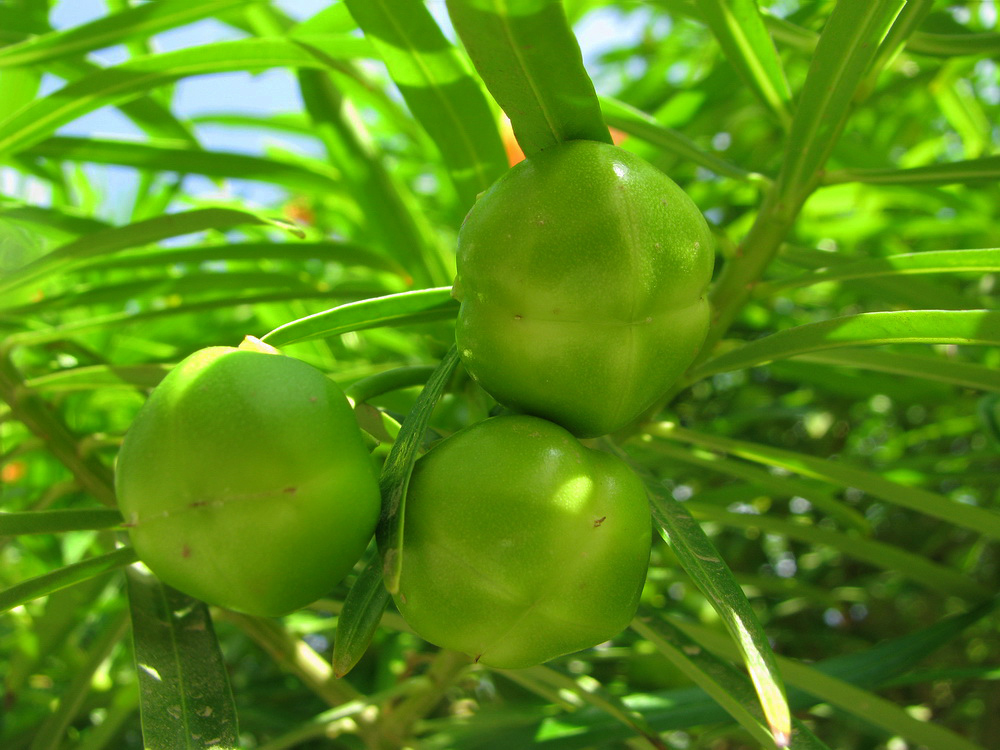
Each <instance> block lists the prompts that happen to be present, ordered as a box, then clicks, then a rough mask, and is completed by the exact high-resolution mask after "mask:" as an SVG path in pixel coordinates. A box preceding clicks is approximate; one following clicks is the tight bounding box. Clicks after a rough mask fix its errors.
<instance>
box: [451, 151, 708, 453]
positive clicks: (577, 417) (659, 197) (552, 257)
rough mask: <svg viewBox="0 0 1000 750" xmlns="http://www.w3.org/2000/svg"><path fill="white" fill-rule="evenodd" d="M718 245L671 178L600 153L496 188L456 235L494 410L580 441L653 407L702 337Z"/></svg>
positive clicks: (467, 333)
mask: <svg viewBox="0 0 1000 750" xmlns="http://www.w3.org/2000/svg"><path fill="white" fill-rule="evenodd" d="M713 262H714V254H713V249H712V235H711V233H710V231H709V229H708V225H707V224H706V223H705V220H704V218H703V217H702V215H701V212H700V211H699V210H698V208H697V206H695V204H694V203H693V202H692V201H691V199H690V198H688V197H687V195H686V194H685V193H684V192H683V191H682V190H681V189H680V188H679V187H678V186H677V185H676V184H675V183H674V182H673V181H671V180H670V179H669V178H668V177H667V176H666V175H664V174H663V173H662V172H660V171H659V170H657V169H656V168H655V167H653V166H652V165H651V164H649V163H647V162H646V161H644V160H643V159H641V158H640V157H638V156H636V155H634V154H632V153H630V152H628V151H625V150H623V149H620V148H617V147H615V146H611V145H608V144H604V143H597V142H595V141H571V142H568V143H565V144H563V145H560V146H555V147H553V148H550V149H546V150H544V151H542V152H540V153H538V154H536V155H534V156H532V157H531V158H530V159H527V160H525V161H523V162H521V163H520V164H518V165H517V166H515V167H514V168H513V169H511V170H510V171H509V172H507V173H506V174H505V175H504V176H503V177H501V178H500V179H499V180H498V181H497V182H496V183H495V184H494V185H493V186H492V187H491V188H490V189H489V190H487V191H486V193H484V194H483V195H482V196H481V197H480V198H479V200H478V201H477V202H476V204H475V205H474V206H473V208H472V210H471V211H470V212H469V214H468V216H467V217H466V219H465V222H464V224H463V225H462V229H461V231H460V233H459V237H458V260H457V263H458V275H457V278H456V280H455V291H454V294H455V296H456V298H457V299H458V300H459V301H460V302H461V303H462V306H461V311H460V313H459V318H458V327H457V330H456V339H457V342H458V347H459V351H460V353H461V355H462V360H463V362H464V363H465V366H466V369H467V370H468V371H469V373H470V374H471V376H472V377H473V378H474V379H475V380H476V381H477V382H478V383H479V384H480V385H481V386H482V387H483V388H484V389H485V390H486V391H487V392H488V393H489V394H490V395H492V396H493V397H494V398H495V399H496V400H497V401H499V402H500V403H502V404H504V405H505V406H508V407H510V408H512V409H514V410H516V411H522V412H526V413H529V414H534V415H537V416H541V417H545V418H547V419H551V420H552V421H554V422H558V423H559V424H561V425H563V426H564V427H566V428H567V429H569V430H570V431H572V432H573V433H574V434H576V435H578V436H580V437H596V436H597V435H604V434H607V433H609V432H614V431H615V430H618V429H620V428H622V427H624V426H626V425H628V424H629V423H630V422H632V421H633V420H635V419H636V418H637V417H639V416H640V415H641V414H642V413H643V412H644V411H645V410H646V409H648V408H649V407H651V406H652V405H653V404H654V403H655V402H656V400H657V399H658V398H660V397H661V396H662V395H663V394H664V393H665V392H666V391H667V390H668V389H669V387H670V386H671V384H672V383H673V382H674V381H675V380H676V379H677V377H678V376H679V375H680V374H681V373H682V372H683V371H684V370H685V369H686V368H687V366H688V365H689V364H690V363H691V361H692V360H693V359H694V357H695V355H696V354H697V352H698V350H699V348H700V347H701V345H702V343H703V342H704V339H705V334H706V332H707V330H708V318H709V308H708V303H707V301H706V299H705V296H704V295H705V291H706V288H707V286H708V283H709V281H710V280H711V276H712V267H713Z"/></svg>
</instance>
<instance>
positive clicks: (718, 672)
mask: <svg viewBox="0 0 1000 750" xmlns="http://www.w3.org/2000/svg"><path fill="white" fill-rule="evenodd" d="M631 627H632V630H634V631H635V632H636V633H638V634H639V635H640V636H642V637H643V638H645V639H646V640H647V641H649V642H650V643H652V644H653V645H655V646H656V648H657V650H658V651H659V652H660V653H661V654H663V655H664V656H665V657H667V659H668V660H669V661H670V662H671V663H672V664H673V665H674V666H675V667H677V668H678V669H679V670H680V671H681V672H683V673H684V674H685V675H687V677H688V678H689V679H690V680H691V681H692V682H694V683H695V684H696V685H698V686H699V687H700V688H701V689H702V690H704V691H705V692H706V693H708V694H709V695H710V696H712V698H713V699H714V700H715V702H716V703H718V704H719V705H720V706H722V707H723V708H725V709H726V711H727V712H728V713H729V715H730V716H732V717H733V718H734V719H735V720H736V721H738V722H739V723H740V725H741V726H742V727H743V728H744V729H746V730H747V731H748V732H749V733H750V734H751V736H753V737H754V738H756V740H757V741H758V742H760V743H761V744H762V745H763V746H764V747H769V746H770V745H771V744H772V743H773V742H774V738H772V736H771V733H770V731H769V730H768V727H767V723H766V722H765V721H764V717H763V715H762V714H761V711H760V706H759V705H758V704H757V701H756V699H755V696H754V690H753V685H752V684H751V683H750V681H749V680H747V678H746V675H744V674H743V673H741V672H740V671H738V670H737V669H736V668H735V667H733V665H731V664H729V663H727V662H724V661H722V660H721V659H719V658H718V657H716V656H714V655H712V654H711V653H709V652H707V651H705V650H704V649H702V648H701V646H700V645H699V644H698V643H697V642H696V641H694V640H692V639H691V638H690V637H688V636H687V635H686V634H685V633H684V632H683V631H681V630H680V629H678V628H677V627H675V626H673V625H671V624H670V622H669V621H667V620H665V619H663V618H660V617H637V618H635V619H634V620H633V621H632V625H631ZM793 722H794V725H795V726H794V728H793V730H792V733H791V735H790V736H789V737H787V738H782V740H784V741H783V742H782V741H779V742H778V743H776V744H777V745H778V747H789V748H791V750H829V748H827V746H826V745H824V744H823V743H822V742H820V741H819V740H818V739H816V737H815V736H813V734H812V733H811V732H809V730H808V729H806V728H805V727H804V726H803V725H802V724H801V723H799V722H798V721H797V720H794V719H793Z"/></svg>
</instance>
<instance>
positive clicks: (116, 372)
mask: <svg viewBox="0 0 1000 750" xmlns="http://www.w3.org/2000/svg"><path fill="white" fill-rule="evenodd" d="M168 372H170V367H169V366H168V365H159V364H146V365H89V366H87V367H73V368H70V369H65V370H56V371H55V372H50V373H46V374H45V375H39V376H37V377H34V378H30V379H28V380H26V381H25V382H24V384H25V385H26V386H27V387H28V388H30V389H31V390H33V391H38V392H45V391H63V392H65V391H89V390H97V389H104V388H124V389H128V390H135V389H136V388H155V387H156V386H157V385H158V384H159V382H160V381H161V380H163V378H164V377H166V375H167V373H168ZM115 512H117V511H115Z"/></svg>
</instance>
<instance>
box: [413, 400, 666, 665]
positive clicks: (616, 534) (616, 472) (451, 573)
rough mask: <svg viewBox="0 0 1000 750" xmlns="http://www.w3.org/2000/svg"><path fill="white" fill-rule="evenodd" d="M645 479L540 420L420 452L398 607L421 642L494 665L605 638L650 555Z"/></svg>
mask: <svg viewBox="0 0 1000 750" xmlns="http://www.w3.org/2000/svg"><path fill="white" fill-rule="evenodd" d="M649 546H650V518H649V508H648V504H647V499H646V491H645V488H644V487H643V485H642V482H641V481H640V480H639V479H638V478H637V477H636V475H635V474H634V473H633V472H632V470H631V469H629V467H628V466H627V465H626V464H625V463H624V462H623V461H621V460H620V459H618V458H616V457H615V456H612V455H610V454H607V453H602V452H600V451H595V450H591V449H589V448H585V447H584V446H582V445H581V444H580V442H579V441H578V440H576V438H574V437H573V436H572V435H571V434H570V433H569V432H567V431H566V430H564V429H563V428H561V427H559V426H558V425H555V424H553V423H552V422H548V421H546V420H544V419H538V418H536V417H529V416H506V417H495V418H493V419H488V420H486V421H484V422H479V423H478V424H475V425H473V426H472V427H469V428H467V429H465V430H462V431H460V432H458V433H456V434H455V435H453V436H451V437H449V438H447V439H445V440H443V441H442V442H440V443H438V444H437V445H436V446H435V447H434V448H432V449H431V450H430V452H428V453H427V454H426V455H425V456H423V457H422V458H421V459H420V460H419V461H417V463H416V466H415V467H414V471H413V476H412V478H411V479H410V486H409V491H408V494H407V500H406V509H405V516H404V525H403V551H402V575H401V578H400V586H399V592H398V594H396V596H395V600H396V605H397V606H398V608H399V611H400V612H401V613H402V615H403V617H404V618H405V619H406V621H407V623H409V625H410V626H411V627H412V628H413V629H414V630H415V631H416V632H417V633H418V634H419V635H420V636H422V637H423V638H425V639H426V640H428V641H430V642H431V643H434V644H437V645H439V646H442V647H446V648H452V649H457V650H459V651H464V652H466V653H468V654H470V655H472V656H474V657H475V658H476V659H477V660H478V661H481V662H483V663H484V664H488V665H490V666H494V667H500V668H504V669H513V668H520V667H528V666H531V665H534V664H539V663H541V662H543V661H546V660H548V659H552V658H554V657H556V656H559V655H561V654H567V653H570V652H573V651H578V650H580V649H583V648H588V647H590V646H594V645H596V644H598V643H602V642H604V641H606V640H608V639H609V638H612V637H613V636H615V635H617V634H618V633H619V632H620V631H621V630H622V629H623V628H625V627H626V626H627V625H628V623H629V621H630V620H631V619H632V617H633V615H634V614H635V610H636V607H637V605H638V602H639V594H640V592H641V590H642V585H643V581H644V580H645V577H646V567H647V565H648V563H649Z"/></svg>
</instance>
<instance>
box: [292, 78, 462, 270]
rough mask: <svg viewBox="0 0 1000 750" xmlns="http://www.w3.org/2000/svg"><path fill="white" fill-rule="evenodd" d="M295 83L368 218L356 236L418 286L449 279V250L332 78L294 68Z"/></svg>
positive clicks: (345, 186) (451, 264)
mask: <svg viewBox="0 0 1000 750" xmlns="http://www.w3.org/2000/svg"><path fill="white" fill-rule="evenodd" d="M298 82H299V89H300V92H301V95H302V100H303V103H304V104H305V108H306V112H307V113H308V114H309V117H310V118H311V119H312V122H313V126H314V128H315V130H316V134H317V135H318V136H319V138H320V139H321V141H322V142H323V145H324V146H325V147H326V150H327V153H328V155H329V157H330V160H331V161H332V162H333V163H335V164H336V165H337V166H338V167H339V169H340V171H341V173H342V174H343V182H344V188H345V189H346V190H348V191H349V193H350V194H351V196H352V197H353V198H354V202H355V204H356V206H357V209H358V210H359V211H360V213H361V215H362V217H363V219H362V220H363V221H364V219H367V220H368V221H364V223H363V224H362V227H361V230H362V232H364V233H365V234H363V235H362V237H365V236H366V235H370V236H371V237H372V238H373V239H377V240H378V241H379V244H380V246H381V249H382V251H383V252H385V253H386V255H389V256H391V257H393V258H395V259H397V260H398V261H399V262H400V263H401V264H402V265H403V266H405V267H406V268H407V270H408V271H409V272H410V275H411V276H412V277H413V279H414V281H415V283H416V284H417V286H419V287H427V286H441V285H443V284H446V283H448V282H449V281H451V280H452V278H453V277H454V261H453V259H452V258H453V256H452V255H451V253H450V248H449V249H448V250H444V248H443V245H442V243H441V242H440V240H439V237H438V236H437V235H436V234H435V233H434V232H432V231H431V229H430V225H429V222H428V221H427V219H426V218H425V217H424V215H423V214H422V209H421V208H420V206H419V204H418V202H417V201H416V200H415V199H414V196H413V194H412V192H411V190H410V188H409V186H408V185H407V184H406V183H405V182H404V181H403V180H402V179H400V178H399V177H398V175H396V174H393V172H392V170H390V169H389V167H388V165H387V163H386V161H385V159H384V158H383V156H382V154H381V153H379V151H378V149H376V148H375V147H374V145H373V138H372V136H371V134H370V133H369V132H368V129H367V128H366V126H365V125H364V123H363V122H362V121H361V118H359V117H357V116H356V114H355V113H354V109H353V106H352V105H351V103H350V102H349V101H348V100H347V99H346V98H345V96H344V93H343V92H342V91H341V90H340V88H339V87H338V86H337V82H336V81H335V80H334V79H333V78H332V77H331V76H330V75H329V74H328V73H326V72H325V71H317V70H300V71H299V73H298ZM376 217H377V219H376Z"/></svg>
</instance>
